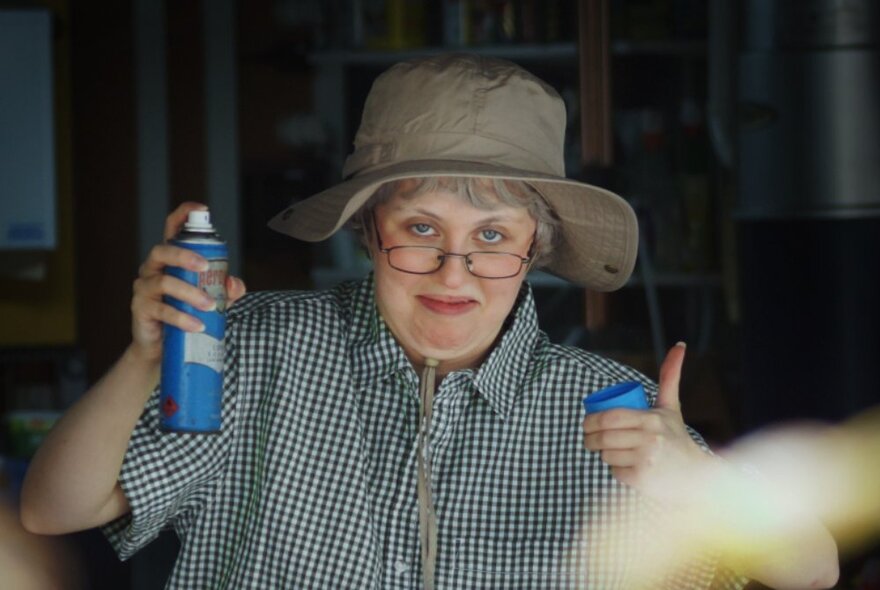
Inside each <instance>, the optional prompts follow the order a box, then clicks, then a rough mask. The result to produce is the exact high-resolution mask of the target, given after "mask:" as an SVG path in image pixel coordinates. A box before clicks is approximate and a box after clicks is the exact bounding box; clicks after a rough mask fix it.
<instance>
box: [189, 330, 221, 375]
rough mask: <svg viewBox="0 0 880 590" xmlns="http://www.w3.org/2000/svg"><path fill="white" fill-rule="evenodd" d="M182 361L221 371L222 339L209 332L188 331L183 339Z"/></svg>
mask: <svg viewBox="0 0 880 590" xmlns="http://www.w3.org/2000/svg"><path fill="white" fill-rule="evenodd" d="M183 362H184V363H195V364H198V365H203V366H205V367H208V368H209V369H211V370H212V371H216V372H218V373H220V372H221V371H223V341H222V340H217V339H216V338H214V337H213V336H211V335H210V334H204V333H202V334H199V333H188V334H185V335H184V340H183Z"/></svg>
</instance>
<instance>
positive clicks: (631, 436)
mask: <svg viewBox="0 0 880 590" xmlns="http://www.w3.org/2000/svg"><path fill="white" fill-rule="evenodd" d="M649 436H650V435H649V434H648V433H647V432H645V431H644V430H602V431H599V432H593V433H590V434H586V435H584V446H586V447H587V448H588V449H590V450H591V451H603V450H606V449H634V448H636V447H638V446H641V445H644V444H646V443H647V442H648V441H647V439H648V437H649Z"/></svg>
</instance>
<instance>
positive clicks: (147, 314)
mask: <svg viewBox="0 0 880 590" xmlns="http://www.w3.org/2000/svg"><path fill="white" fill-rule="evenodd" d="M131 307H132V316H133V318H134V321H135V323H138V322H143V323H144V324H147V325H154V324H155V322H161V323H163V324H168V325H171V326H175V327H177V328H180V329H181V330H185V331H187V332H202V331H204V329H205V325H204V324H203V323H202V322H201V321H200V320H199V319H198V318H196V317H194V316H191V315H189V314H187V313H184V312H182V311H180V310H179V309H176V308H174V307H172V306H171V305H168V304H167V303H164V302H162V301H156V300H154V299H147V298H145V297H142V296H138V295H135V297H134V299H133V300H132V306H131ZM157 335H158V334H157Z"/></svg>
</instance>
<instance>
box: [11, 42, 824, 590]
mask: <svg viewBox="0 0 880 590" xmlns="http://www.w3.org/2000/svg"><path fill="white" fill-rule="evenodd" d="M564 129H565V112H564V107H563V104H562V101H561V100H560V98H559V97H558V95H557V94H556V93H555V92H554V91H553V90H552V89H550V88H549V87H548V86H547V85H546V84H544V83H543V82H541V81H540V80H538V79H537V78H535V77H533V76H531V75H530V74H528V73H527V72H525V71H524V70H522V69H520V68H518V67H517V66H515V65H513V64H510V63H508V62H504V61H500V60H493V59H486V58H480V57H474V56H461V55H458V56H439V57H432V58H426V59H420V60H414V61H411V62H406V63H403V64H398V65H397V66H394V67H393V68H391V69H390V70H389V71H388V72H386V73H385V74H383V75H382V76H380V77H379V78H378V79H377V81H376V83H375V84H374V86H373V88H372V90H371V92H370V95H369V97H368V99H367V103H366V106H365V109H364V115H363V120H362V122H361V126H360V129H359V131H358V135H357V137H356V140H355V149H354V152H353V153H352V155H351V156H350V157H349V158H348V160H347V161H346V165H345V176H346V178H347V180H346V181H345V182H343V183H341V184H339V185H337V186H335V187H332V188H330V189H328V190H327V191H324V192H323V193H320V194H318V195H315V196H314V197H312V198H310V199H307V200H304V201H301V202H299V203H296V204H294V205H292V206H291V207H289V208H288V209H286V210H285V211H283V212H281V213H280V214H279V215H278V216H277V217H276V218H275V219H274V220H272V222H271V224H270V225H271V226H272V227H274V228H275V229H278V230H280V231H283V232H285V233H289V234H291V235H293V236H294V237H297V238H300V239H306V240H321V239H324V238H326V237H328V236H330V235H332V234H333V233H334V232H335V231H337V230H338V229H339V228H340V227H342V226H343V225H344V224H346V223H349V222H351V223H352V224H353V225H354V226H356V227H357V228H358V229H359V231H360V232H361V235H362V238H363V240H364V244H365V246H366V248H367V250H368V252H369V254H370V256H371V258H372V260H373V269H374V271H373V273H372V274H371V275H370V276H369V277H368V278H367V279H365V280H364V281H363V282H361V283H357V284H352V283H349V284H344V285H342V286H340V287H337V288H335V289H332V290H330V291H324V292H315V293H309V292H304V293H258V294H252V295H249V296H248V297H246V298H244V299H242V300H241V301H239V302H238V303H236V304H235V305H234V306H233V307H232V309H231V310H230V311H229V313H228V327H227V358H226V365H225V385H224V410H223V420H224V428H223V431H222V432H221V433H220V435H219V436H195V435H179V434H167V433H161V432H159V431H158V430H157V428H156V424H157V415H158V407H157V401H156V400H157V395H156V393H152V394H151V393H150V391H151V390H153V389H154V388H155V385H156V383H157V378H158V360H159V356H160V353H161V350H160V346H161V344H160V338H159V335H160V332H161V325H162V323H163V322H165V323H170V324H174V325H177V326H180V327H183V328H188V329H193V330H195V329H198V326H197V325H195V324H193V323H192V318H188V317H185V316H182V315H180V314H177V313H175V312H174V311H173V310H171V308H169V307H167V306H165V305H163V304H162V303H161V297H162V296H163V295H166V294H168V295H173V296H175V297H178V298H180V299H184V300H187V301H189V302H191V303H193V304H196V305H200V306H210V302H208V301H206V300H204V298H203V297H204V296H203V294H201V293H199V292H198V291H197V290H195V289H192V288H189V287H187V286H186V285H183V284H181V283H178V282H176V281H174V280H172V279H169V278H165V277H163V276H162V274H161V270H162V268H163V267H164V266H166V265H177V266H185V267H188V268H196V267H198V266H199V265H200V264H203V261H201V260H199V259H198V258H197V257H194V256H193V255H192V254H191V253H188V252H186V251H183V250H179V249H176V248H173V247H171V246H167V245H163V246H158V247H157V248H156V249H154V251H153V252H152V253H151V255H150V257H149V258H148V260H147V262H146V263H145V264H144V266H143V267H142V269H141V273H140V278H139V279H138V280H137V281H136V284H135V296H134V299H133V303H132V311H133V316H134V322H133V332H134V340H133V343H132V345H131V346H130V347H129V349H128V350H127V351H126V353H125V354H124V355H123V357H122V359H121V360H120V361H119V363H118V364H117V365H116V366H115V367H114V368H113V369H112V370H111V371H110V373H109V374H108V375H107V376H106V377H105V378H104V379H103V380H102V381H101V382H99V383H98V384H97V385H95V387H93V388H92V390H91V391H90V392H89V393H88V394H87V395H86V396H85V397H84V398H83V399H82V400H81V401H80V403H79V404H77V406H76V407H74V408H73V409H72V410H71V411H70V413H69V414H68V415H67V416H66V417H65V418H64V419H63V420H62V421H61V422H60V423H59V426H58V428H57V429H56V430H55V431H54V432H53V433H52V435H51V436H50V438H49V439H48V441H47V443H46V445H45V446H44V448H43V449H41V450H40V452H39V454H38V456H37V457H36V459H35V462H34V466H33V468H32V471H31V473H30V474H29V476H28V481H27V483H26V489H25V499H24V503H23V518H24V521H25V523H26V524H27V525H28V527H29V528H31V529H32V530H36V531H40V532H62V531H65V530H75V529H77V528H83V527H88V526H96V525H102V524H104V525H106V527H105V530H106V532H107V534H108V536H109V538H110V540H111V542H112V543H113V544H114V546H115V547H116V549H117V551H118V552H119V553H120V555H121V556H122V557H123V558H125V557H127V556H129V555H131V554H132V553H133V552H134V551H136V550H137V549H139V548H140V547H142V546H143V545H144V544H146V543H148V542H149V541H150V540H151V539H152V538H153V537H154V536H155V535H156V534H157V533H158V531H159V530H160V529H161V528H162V527H164V526H173V527H174V528H175V530H176V531H177V533H178V535H179V536H180V538H181V553H180V556H179V558H178V561H177V564H176V567H175V569H174V572H173V573H172V577H171V579H170V581H169V586H171V587H182V588H195V587H199V588H201V587H210V588H226V587H229V588H240V587H266V588H270V587H271V588H277V587H307V588H313V587H357V588H362V587H388V588H392V587H399V588H417V587H422V586H424V587H426V588H432V587H435V586H436V587H452V588H462V587H473V588H486V587H535V588H547V587H553V586H557V585H562V586H583V587H592V588H626V587H630V586H631V585H630V584H629V582H630V580H629V579H628V577H627V575H628V573H627V572H628V571H629V569H630V567H631V566H632V564H633V563H634V562H635V560H637V559H638V558H639V555H641V554H642V553H643V551H644V549H645V548H646V546H650V544H652V543H656V542H658V540H656V539H653V538H651V537H649V536H646V535H645V534H644V531H646V530H649V529H647V528H646V527H648V526H649V524H648V523H650V522H651V520H650V519H651V518H652V517H654V516H656V515H658V514H662V512H663V510H664V509H663V507H662V506H661V505H659V504H658V502H660V501H665V499H664V498H662V493H657V492H658V490H657V488H656V486H654V483H655V482H657V481H660V480H661V479H662V475H663V473H664V468H665V467H666V466H669V467H681V466H689V465H693V466H697V465H703V464H706V463H707V462H710V461H715V459H713V458H712V457H711V456H710V455H709V454H707V453H706V452H705V451H704V450H703V448H702V447H701V444H702V443H701V441H700V439H699V437H698V436H696V435H695V434H694V435H691V433H689V432H688V431H687V430H686V428H685V426H684V424H683V423H682V421H681V413H680V411H679V409H678V398H677V396H678V385H677V384H678V373H679V371H680V367H681V361H682V357H683V354H684V349H683V348H682V347H675V348H674V349H673V351H672V352H671V353H670V356H669V358H668V359H667V363H666V364H665V365H664V370H663V376H662V377H661V383H660V387H659V390H658V389H657V387H656V386H655V385H653V384H652V383H650V382H649V381H648V380H647V379H645V378H644V377H643V376H641V375H639V374H638V373H636V372H635V371H633V370H632V369H629V368H627V367H624V366H621V365H619V364H617V363H614V362H612V361H609V360H607V359H602V358H599V357H597V356H595V355H590V354H588V353H585V352H583V351H581V350H578V349H572V348H567V347H562V346H558V345H554V344H551V343H550V342H548V340H547V338H546V336H545V335H544V334H543V333H542V332H540V330H539V329H538V327H537V321H536V314H535V309H534V302H533V300H532V296H531V292H530V290H529V288H528V285H527V284H526V283H525V282H524V277H525V275H526V271H527V270H528V269H529V268H530V267H532V266H534V265H537V264H546V266H547V268H548V269H549V270H550V271H551V272H554V273H556V274H558V275H560V276H562V277H565V278H568V279H570V280H572V281H575V282H577V283H579V284H582V285H585V286H587V287H589V288H593V289H598V290H610V289H615V288H617V287H619V286H621V285H622V284H623V283H624V282H625V281H626V279H627V278H628V276H629V274H630V272H631V270H632V268H633V264H634V260H635V252H636V236H637V230H636V222H635V217H634V215H633V213H632V210H631V209H630V208H629V206H628V205H627V204H626V203H625V202H624V201H623V200H622V199H620V198H619V197H617V196H615V195H613V194H611V193H608V192H606V191H603V190H602V189H598V188H595V187H590V186H588V185H584V184H581V183H577V182H574V181H571V180H567V179H565V178H564V174H563V172H564V171H563V159H562V144H563V136H564ZM196 206H197V205H195V204H188V205H184V206H182V207H181V208H180V209H178V210H177V211H176V212H174V213H173V214H172V215H171V216H170V217H169V219H168V224H167V227H166V238H167V237H169V236H170V235H172V234H173V233H174V231H175V229H176V228H177V227H178V226H179V225H180V224H181V223H182V221H183V219H184V217H185V215H186V213H187V212H188V211H189V210H191V209H193V208H194V207H196ZM228 288H229V291H230V299H232V300H235V299H239V298H240V297H241V296H242V294H243V292H244V287H243V285H242V284H241V283H240V281H238V280H231V281H230V283H229V285H228ZM629 379H637V380H640V381H643V382H644V383H645V386H646V389H647V390H648V392H649V395H650V397H651V398H652V401H655V402H656V403H655V407H654V408H653V409H652V410H650V411H646V412H627V411H624V410H613V411H609V412H606V413H604V415H599V416H603V417H600V418H595V417H590V418H587V419H586V420H584V419H583V415H582V409H581V403H580V400H581V398H582V397H583V396H584V395H586V394H589V393H590V392H593V391H596V390H598V389H600V388H603V387H606V386H608V385H611V384H612V383H615V382H618V381H622V380H629ZM655 398H656V400H655ZM145 402H146V409H145V410H144V412H143V415H142V416H141V417H140V418H138V415H139V413H140V411H141V408H142V407H143V406H144V403H145ZM129 439H130V440H129ZM585 447H586V448H585ZM62 489H63V490H64V493H63V494H62V493H61V491H60V490H62ZM652 495H654V496H656V497H652ZM808 533H809V535H808V536H805V537H803V538H800V539H799V541H804V542H803V544H802V545H800V546H799V548H800V551H799V552H798V553H797V555H796V557H797V559H796V560H795V561H794V562H793V563H786V564H782V565H780V564H777V563H774V562H773V561H772V560H771V561H770V562H761V563H758V564H757V565H755V564H748V566H747V567H746V568H745V569H746V571H741V572H738V573H739V574H755V575H756V577H758V578H759V579H762V580H764V581H769V582H780V583H782V584H789V585H797V584H800V583H802V582H803V581H804V580H805V578H810V582H811V583H816V584H818V585H822V584H828V582H829V580H830V579H831V578H832V577H834V576H835V575H836V573H835V572H836V569H835V568H836V565H835V564H836V561H835V555H834V544H833V541H832V540H830V538H829V537H827V533H826V532H825V531H824V529H822V528H821V527H820V526H815V527H813V528H811V529H809V530H808ZM807 541H809V542H807ZM614 543H618V544H619V546H620V547H621V548H622V549H623V550H622V551H607V550H606V548H607V547H608V546H609V545H611V544H614ZM686 562H687V563H686V564H685V565H684V566H682V567H681V568H679V570H677V571H674V572H672V573H670V574H669V575H666V574H665V573H664V575H663V576H658V578H657V579H656V580H653V582H652V584H653V586H654V587H658V588H659V587H669V588H681V587H691V588H700V587H710V586H711V587H718V588H722V587H727V588H736V587H741V586H742V585H743V583H744V581H745V580H744V579H743V578H741V577H739V576H737V575H734V574H733V573H732V572H730V571H728V570H727V569H726V568H725V567H724V566H723V565H722V564H721V563H720V561H719V556H718V555H716V554H714V553H713V552H712V551H711V550H709V551H706V552H705V554H702V553H701V554H695V555H691V556H689V557H688V559H687V560H686Z"/></svg>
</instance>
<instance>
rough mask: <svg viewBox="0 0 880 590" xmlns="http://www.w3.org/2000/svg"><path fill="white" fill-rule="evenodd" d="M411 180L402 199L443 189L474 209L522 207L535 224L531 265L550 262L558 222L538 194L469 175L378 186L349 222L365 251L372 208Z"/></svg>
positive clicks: (527, 187)
mask: <svg viewBox="0 0 880 590" xmlns="http://www.w3.org/2000/svg"><path fill="white" fill-rule="evenodd" d="M413 180H415V181H416V184H415V186H414V187H413V188H411V189H409V190H407V191H406V193H404V195H403V196H404V197H407V198H408V197H417V196H419V195H423V194H425V193H429V192H433V191H437V190H444V191H447V192H450V193H452V194H453V195H455V196H457V197H458V198H460V199H461V200H463V201H464V202H466V203H468V204H470V205H472V206H473V207H476V208H477V209H485V210H492V209H494V208H496V207H497V206H498V205H499V204H502V205H508V206H510V207H524V208H526V209H527V210H528V212H529V215H531V216H532V219H534V220H535V222H536V223H537V227H536V230H535V244H534V248H533V252H534V255H533V263H532V264H533V266H535V267H538V266H542V265H544V264H546V263H548V262H550V260H551V259H552V257H553V250H554V248H555V245H556V243H557V240H558V237H559V219H558V218H557V217H556V213H554V211H553V209H551V208H550V205H548V204H547V201H545V200H544V198H543V197H542V196H541V195H540V193H538V191H537V190H535V188H534V187H532V186H531V185H530V184H528V183H527V182H525V181H522V180H508V179H502V178H485V177H472V176H427V177H423V178H407V179H403V180H392V181H390V182H386V183H384V184H382V185H381V186H380V187H379V188H378V189H376V192H374V193H373V194H372V196H370V198H369V199H367V201H366V203H364V205H363V206H362V207H361V208H360V209H358V211H357V212H355V214H354V215H352V217H351V219H350V220H349V226H350V227H351V229H352V230H353V231H354V232H355V234H357V236H358V237H359V238H360V240H361V244H363V246H364V247H365V248H367V249H368V250H369V244H370V242H371V241H372V228H373V215H372V213H373V209H375V207H376V206H377V205H381V204H382V203H385V202H386V201H388V200H389V199H390V198H391V197H392V196H393V195H394V194H396V193H397V191H398V189H400V187H401V186H402V185H403V184H404V183H405V182H412V181H413Z"/></svg>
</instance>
